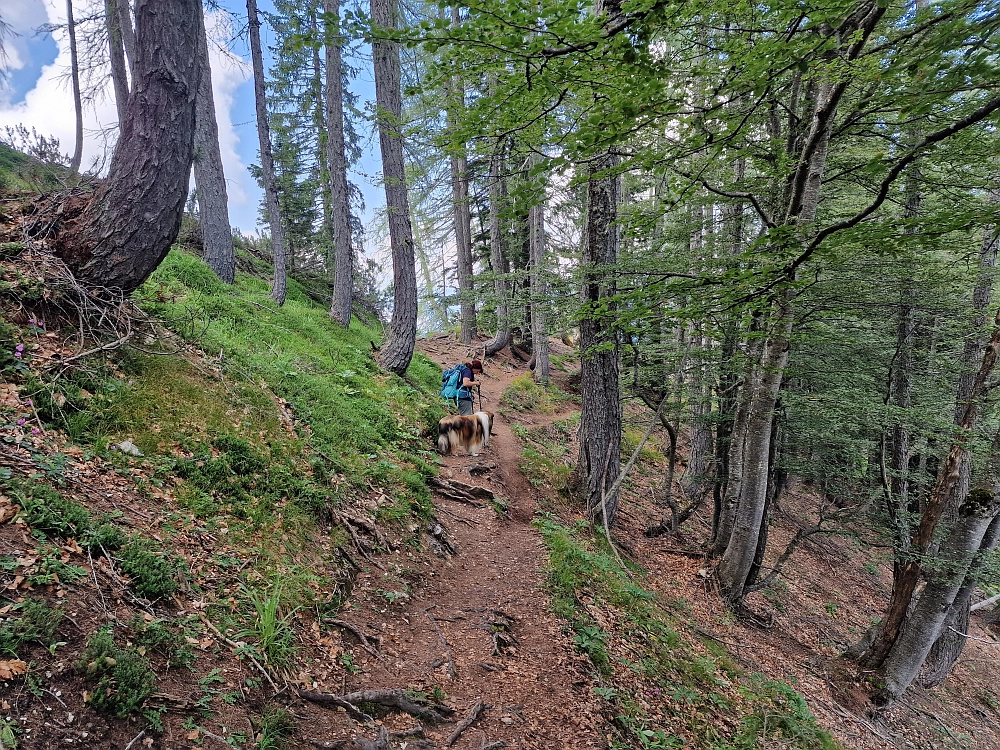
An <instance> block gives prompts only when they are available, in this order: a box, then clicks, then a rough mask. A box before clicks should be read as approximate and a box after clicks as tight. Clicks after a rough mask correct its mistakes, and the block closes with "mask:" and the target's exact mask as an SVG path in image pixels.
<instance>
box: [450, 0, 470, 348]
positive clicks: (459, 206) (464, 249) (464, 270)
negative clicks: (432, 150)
mask: <svg viewBox="0 0 1000 750" xmlns="http://www.w3.org/2000/svg"><path fill="white" fill-rule="evenodd" d="M459 22H460V19H459V11H458V6H457V5H453V6H451V25H452V27H456V26H458V25H459ZM448 88H449V92H448V93H449V97H448V99H449V101H448V127H449V130H450V131H451V137H452V139H453V140H454V139H455V131H456V130H457V129H458V124H459V122H460V120H461V117H462V112H463V111H464V110H465V84H464V83H463V81H462V78H461V76H457V75H455V76H452V77H451V79H450V80H449V84H448ZM449 162H450V166H451V196H452V207H453V213H454V220H455V248H456V251H455V255H456V265H457V267H458V268H457V270H458V300H459V304H460V306H461V318H460V320H461V327H460V329H459V336H458V339H459V341H460V342H461V343H463V344H470V343H472V339H473V338H475V336H476V297H475V289H474V288H473V268H472V215H471V212H470V210H469V163H468V157H467V155H466V149H465V144H464V143H463V144H456V143H452V153H451V156H450V158H449Z"/></svg>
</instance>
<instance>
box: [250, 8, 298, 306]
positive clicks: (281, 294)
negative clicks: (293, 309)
mask: <svg viewBox="0 0 1000 750" xmlns="http://www.w3.org/2000/svg"><path fill="white" fill-rule="evenodd" d="M247 16H248V18H249V19H250V57H251V60H252V63H253V90H254V104H255V106H256V110H257V141H258V143H259V148H260V174H261V182H262V184H263V187H264V203H265V205H266V206H267V218H268V226H269V228H270V230H271V250H272V253H273V255H274V281H273V282H272V284H271V299H273V300H274V301H275V302H276V303H278V304H279V305H283V304H285V296H286V294H287V290H288V274H287V271H286V268H285V262H286V261H285V234H284V227H283V226H282V222H281V209H280V207H279V205H278V190H277V186H276V184H275V173H274V155H273V152H272V150H271V128H270V126H269V124H268V119H267V95H266V92H265V89H266V84H265V80H264V53H263V50H262V49H261V43H260V17H259V16H258V13H257V0H247Z"/></svg>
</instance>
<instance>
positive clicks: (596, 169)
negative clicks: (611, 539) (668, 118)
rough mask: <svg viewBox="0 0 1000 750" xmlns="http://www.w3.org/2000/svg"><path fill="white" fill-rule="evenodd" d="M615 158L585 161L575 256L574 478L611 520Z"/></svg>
mask: <svg viewBox="0 0 1000 750" xmlns="http://www.w3.org/2000/svg"><path fill="white" fill-rule="evenodd" d="M617 164H618V159H617V158H616V157H615V156H613V155H611V154H605V155H604V156H602V157H601V158H600V159H597V160H595V161H594V162H593V163H592V164H591V166H590V175H589V180H588V182H587V218H586V226H585V228H584V242H583V258H582V259H581V287H582V289H581V291H582V295H583V300H582V302H583V311H582V315H581V316H580V393H581V412H580V433H579V434H580V453H579V459H578V462H577V467H576V475H577V476H576V479H575V483H576V484H577V485H578V486H579V487H580V491H581V495H582V497H583V500H584V501H585V502H586V508H587V512H588V514H589V515H590V517H591V518H595V519H600V518H601V515H602V510H601V508H602V501H603V506H604V507H605V508H606V509H607V519H605V520H606V521H607V525H608V527H609V528H610V527H611V526H613V525H614V520H615V514H616V512H617V509H618V496H617V493H616V494H615V496H614V497H605V495H606V493H607V491H608V488H609V487H612V486H613V485H614V484H615V481H616V480H617V479H618V474H619V471H620V464H621V436H622V407H621V396H620V393H619V391H620V388H619V368H620V363H619V357H618V339H617V337H616V335H615V329H614V321H615V312H616V308H615V304H614V295H615V282H614V269H615V265H616V264H617V262H618V242H619V240H618V231H619V230H618V203H619V193H620V186H619V178H618V175H617V174H613V173H611V174H608V172H609V170H614V169H615V167H616V166H617Z"/></svg>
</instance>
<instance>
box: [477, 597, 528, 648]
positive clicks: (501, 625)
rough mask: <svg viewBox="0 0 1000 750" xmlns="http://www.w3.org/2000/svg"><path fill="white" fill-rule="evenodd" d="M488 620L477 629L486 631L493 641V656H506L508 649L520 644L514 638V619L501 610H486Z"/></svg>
mask: <svg viewBox="0 0 1000 750" xmlns="http://www.w3.org/2000/svg"><path fill="white" fill-rule="evenodd" d="M485 614H486V620H485V621H484V622H483V623H482V624H481V625H476V626H475V627H476V628H478V629H480V630H485V631H486V632H487V633H489V634H490V638H492V639H493V656H505V655H506V654H507V649H510V648H513V647H514V646H516V645H517V644H518V640H517V638H516V637H515V636H514V622H515V620H514V618H513V617H512V616H511V615H508V614H507V613H506V612H501V611H500V610H499V609H490V610H486V612H485Z"/></svg>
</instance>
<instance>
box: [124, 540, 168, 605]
mask: <svg viewBox="0 0 1000 750" xmlns="http://www.w3.org/2000/svg"><path fill="white" fill-rule="evenodd" d="M119 560H120V566H121V569H122V572H124V573H125V574H127V575H128V576H129V577H130V578H131V579H132V583H131V586H132V588H133V589H134V590H135V592H136V593H137V594H139V595H140V596H144V597H146V598H147V599H159V598H160V597H164V596H169V595H170V594H172V593H174V592H175V591H176V590H177V586H178V583H177V572H178V570H179V569H180V568H181V566H182V563H181V561H180V559H179V558H178V557H176V556H175V555H172V554H170V553H169V552H160V551H158V550H157V548H156V546H155V545H154V544H153V543H152V542H151V541H150V540H148V539H140V538H137V537H133V538H132V539H131V540H130V541H129V542H128V543H127V544H126V545H125V546H124V547H122V549H121V552H120V553H119Z"/></svg>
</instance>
